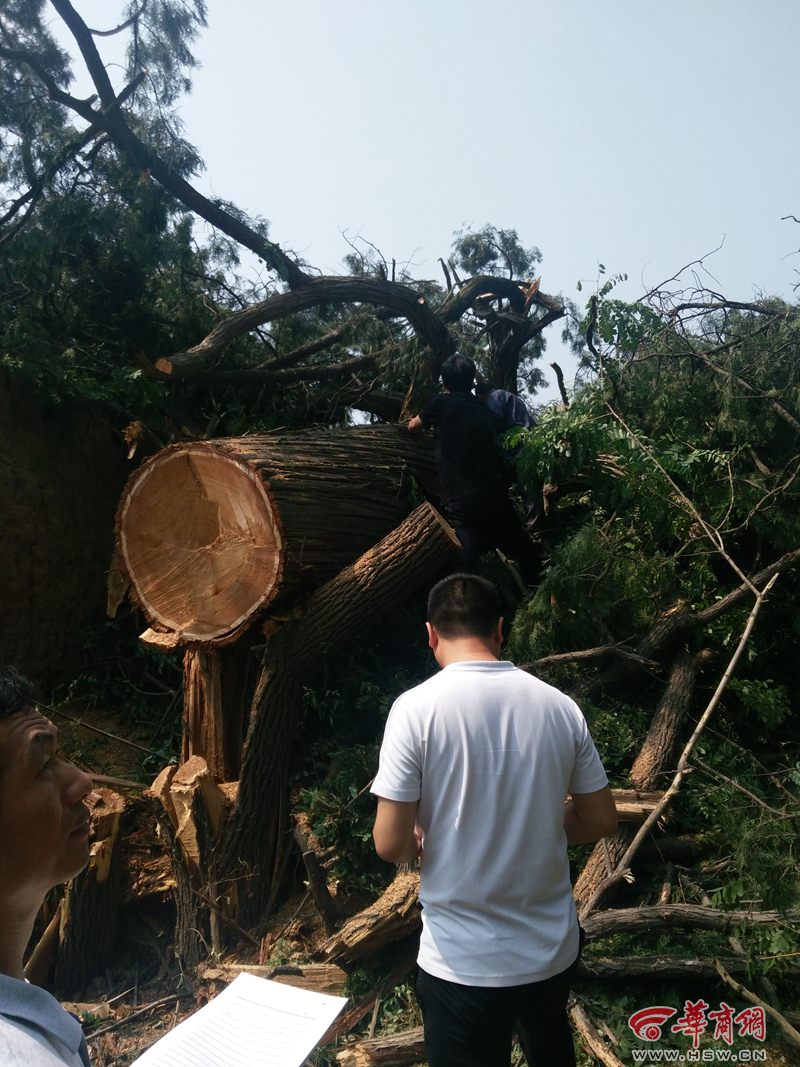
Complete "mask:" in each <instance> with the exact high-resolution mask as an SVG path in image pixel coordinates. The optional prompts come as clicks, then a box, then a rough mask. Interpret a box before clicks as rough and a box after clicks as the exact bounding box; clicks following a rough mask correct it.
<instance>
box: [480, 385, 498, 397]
mask: <svg viewBox="0 0 800 1067" xmlns="http://www.w3.org/2000/svg"><path fill="white" fill-rule="evenodd" d="M496 388H497V386H496V385H495V384H494V382H484V381H480V382H478V384H477V385H476V386H475V394H476V396H488V395H489V393H493V392H494V391H495V389H496Z"/></svg>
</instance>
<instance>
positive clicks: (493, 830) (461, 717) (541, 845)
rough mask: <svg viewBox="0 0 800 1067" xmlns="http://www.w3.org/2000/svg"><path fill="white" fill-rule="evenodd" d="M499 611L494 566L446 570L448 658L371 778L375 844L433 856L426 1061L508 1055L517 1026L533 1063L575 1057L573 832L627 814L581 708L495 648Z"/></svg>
mask: <svg viewBox="0 0 800 1067" xmlns="http://www.w3.org/2000/svg"><path fill="white" fill-rule="evenodd" d="M502 624H503V620H502V618H500V602H499V598H498V595H497V591H496V590H495V588H494V586H493V585H492V584H491V583H490V582H487V581H485V580H484V579H482V578H478V577H476V576H475V575H469V574H455V575H451V576H450V577H448V578H445V579H444V580H443V581H442V582H439V583H438V585H436V586H434V588H433V590H432V591H431V594H430V596H429V598H428V623H427V628H428V643H429V645H430V647H431V648H432V649H433V654H434V656H435V657H436V661H437V662H438V664H439V666H440V667H441V668H442V670H441V672H440V673H438V674H436V675H435V676H434V677H432V678H429V679H428V681H426V682H423V684H422V685H419V686H417V687H416V688H414V689H411V690H409V691H408V692H407V693H404V694H403V695H402V696H401V697H399V698H398V699H397V700H396V701H395V703H394V705H393V707H392V710H391V712H390V715H389V719H388V721H387V723H386V733H385V736H384V740H383V746H382V748H381V757H380V769H379V771H378V775H377V777H376V779H375V782H374V784H373V786H372V792H373V793H375V794H376V796H377V798H378V812H377V816H376V819H375V827H374V832H373V833H374V839H375V847H376V849H377V851H378V854H379V855H380V856H382V857H383V859H386V860H389V861H390V862H394V863H408V862H411V861H412V860H414V859H416V858H417V856H421V861H422V873H421V886H420V900H421V902H422V908H423V911H422V917H423V931H422V938H421V941H420V950H419V959H418V962H419V973H418V978H417V996H418V998H419V1001H420V1005H421V1007H422V1013H423V1019H424V1023H425V1045H426V1052H427V1057H428V1063H429V1067H471V1065H474V1067H508V1064H509V1060H510V1052H511V1036H512V1030H513V1028H514V1027H515V1026H516V1028H517V1032H518V1035H519V1039H520V1043H521V1045H522V1048H523V1051H524V1052H525V1055H526V1057H527V1060H528V1064H529V1067H540V1065H541V1067H572V1065H574V1063H575V1052H574V1048H573V1043H572V1035H571V1031H570V1027H569V1020H568V1017H567V1013H566V1003H567V997H568V995H569V986H570V981H571V978H572V976H573V974H574V970H575V967H576V966H577V960H578V954H579V927H578V921H577V916H576V912H575V905H574V902H573V899H572V887H571V885H570V879H569V861H568V857H567V845H568V844H580V843H583V842H589V841H595V840H597V839H598V838H600V837H606V836H608V835H610V834H612V833H614V831H615V830H616V826H617V815H616V810H615V807H614V801H613V798H612V796H611V791H610V789H609V787H608V780H607V778H606V774H605V771H604V770H603V767H602V764H601V762H600V759H599V757H598V755H597V751H596V749H595V747H594V743H593V742H592V739H591V737H590V736H589V731H588V729H587V726H586V722H585V720H584V718H583V715H582V714H581V712H580V710H579V708H578V707H577V705H576V704H575V703H574V702H573V701H572V700H571V699H570V698H569V697H567V696H565V695H564V694H563V693H561V692H559V691H558V690H557V689H554V688H553V687H552V686H549V685H546V684H545V683H544V682H542V681H540V680H539V679H537V678H534V677H532V676H531V675H528V674H526V673H525V672H523V671H520V670H518V669H517V668H516V667H515V666H514V665H513V664H512V663H509V662H507V661H501V660H500V659H499V654H500V647H501V644H502ZM567 794H569V795H570V798H571V799H570V800H569V802H568V803H567V804H565V803H564V801H565V799H566V797H567Z"/></svg>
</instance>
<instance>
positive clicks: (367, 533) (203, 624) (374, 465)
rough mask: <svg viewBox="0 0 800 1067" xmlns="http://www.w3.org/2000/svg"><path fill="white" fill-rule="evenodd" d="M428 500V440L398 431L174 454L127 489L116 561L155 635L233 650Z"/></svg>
mask: <svg viewBox="0 0 800 1067" xmlns="http://www.w3.org/2000/svg"><path fill="white" fill-rule="evenodd" d="M437 487H438V481H437V476H436V465H435V459H434V455H433V447H432V442H431V440H430V439H429V437H428V436H427V435H423V436H416V435H413V434H410V433H409V432H408V431H407V430H406V429H404V428H401V427H397V426H360V427H353V428H350V429H345V430H303V431H299V432H297V433H287V434H280V435H279V434H265V435H261V436H253V437H241V438H220V439H218V440H214V441H198V442H192V443H189V444H178V445H172V446H170V447H169V448H167V449H165V450H164V451H163V452H159V453H158V455H156V456H154V457H153V458H152V459H150V460H148V462H147V463H145V464H144V465H143V466H142V467H141V468H140V469H139V470H138V471H137V472H136V473H135V474H134V475H133V476H132V477H131V478H130V480H129V482H128V485H127V487H126V489H125V492H124V494H123V496H122V500H121V503H120V507H119V511H118V515H117V526H118V542H117V551H118V555H119V559H120V564H121V567H122V570H123V571H124V572H125V574H126V575H127V577H128V578H129V579H130V581H131V584H132V594H133V596H134V597H135V599H136V600H137V602H138V603H139V605H140V606H141V608H142V609H143V611H144V613H145V615H146V616H147V618H148V621H149V622H150V624H151V626H152V627H153V629H154V630H156V631H159V632H161V633H162V634H167V635H169V637H170V638H171V639H173V641H175V642H177V643H179V644H192V643H195V644H198V645H207V644H208V643H209V642H212V641H217V642H224V641H231V640H233V639H235V638H236V637H237V636H238V634H239V633H240V632H241V630H242V629H243V628H244V627H246V626H247V625H248V624H249V623H250V622H251V621H252V619H253V617H254V616H255V615H256V614H257V613H258V612H259V611H261V610H262V609H264V608H265V607H266V605H268V604H269V603H270V602H271V601H272V600H273V599H274V597H275V596H276V594H277V593H278V591H279V590H286V591H296V590H298V589H300V588H302V586H303V583H306V585H310V586H312V587H313V585H315V584H319V583H321V582H324V581H327V580H329V579H330V578H332V577H333V576H334V575H335V574H336V573H338V572H339V571H340V570H341V569H342V567H345V566H347V565H348V564H350V563H352V562H353V561H354V560H356V559H357V558H358V557H359V556H360V555H361V554H362V553H363V552H365V551H367V549H369V548H371V547H372V545H374V544H376V542H378V541H379V540H380V539H381V538H382V537H385V536H386V535H387V534H388V533H389V532H390V531H391V530H393V529H394V528H395V527H396V526H397V525H398V524H399V523H400V522H402V520H403V518H404V517H405V516H406V515H407V514H408V512H409V509H410V507H411V504H412V500H413V497H414V494H415V492H417V493H418V492H419V491H420V490H421V491H422V493H423V494H428V495H434V496H435V494H436V492H437Z"/></svg>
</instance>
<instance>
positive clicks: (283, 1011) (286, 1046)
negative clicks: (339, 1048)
mask: <svg viewBox="0 0 800 1067" xmlns="http://www.w3.org/2000/svg"><path fill="white" fill-rule="evenodd" d="M346 1003H347V998H346V997H331V996H327V995H325V994H322V993H311V992H309V990H307V989H297V988H296V987H295V986H290V985H282V984H281V983H280V982H270V981H269V980H268V979H266V978H256V976H255V975H253V974H245V973H242V974H240V975H239V976H238V977H237V978H235V979H234V981H233V982H231V984H230V985H229V986H228V988H227V989H226V990H224V992H222V993H220V994H219V996H217V997H215V998H214V999H213V1000H212V1001H211V1002H210V1003H209V1004H206V1006H205V1007H204V1008H201V1009H200V1011H198V1012H196V1013H195V1014H194V1015H191V1016H190V1017H189V1018H188V1019H186V1020H185V1021H184V1022H182V1023H181V1024H180V1025H179V1026H176V1027H175V1029H174V1030H171V1031H170V1033H168V1034H166V1035H165V1036H164V1037H162V1038H161V1040H160V1041H157V1042H156V1043H155V1044H154V1045H152V1046H151V1047H150V1048H149V1049H148V1050H147V1052H145V1053H144V1055H143V1056H140V1057H139V1059H138V1060H135V1061H134V1063H133V1064H132V1065H131V1067H301V1064H302V1063H303V1061H304V1060H305V1059H306V1057H307V1056H308V1055H309V1054H310V1053H311V1052H312V1051H313V1050H314V1048H315V1047H316V1045H317V1043H318V1042H319V1040H320V1038H322V1037H323V1036H324V1034H325V1032H326V1030H327V1029H328V1028H329V1026H330V1025H331V1023H332V1022H333V1020H334V1019H335V1018H336V1016H337V1015H338V1014H339V1012H340V1011H341V1010H342V1008H343V1007H344V1005H345V1004H346Z"/></svg>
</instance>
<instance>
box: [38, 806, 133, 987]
mask: <svg viewBox="0 0 800 1067" xmlns="http://www.w3.org/2000/svg"><path fill="white" fill-rule="evenodd" d="M97 792H98V793H99V794H100V796H101V797H102V800H101V801H100V803H98V804H97V805H96V807H95V808H94V810H93V811H92V830H93V833H94V841H93V843H92V846H91V854H90V857H89V863H88V866H87V867H86V868H85V869H84V870H83V871H81V873H80V874H78V875H76V877H75V878H73V879H72V881H71V882H69V883H68V884H67V889H66V893H65V894H64V899H63V901H62V904H61V924H60V931H59V946H58V956H57V958H56V970H55V985H56V986H57V988H59V989H61V990H70V991H72V990H76V989H78V988H80V987H81V986H83V985H85V984H86V982H87V981H88V980H89V978H91V977H92V976H93V975H95V974H97V973H98V972H102V971H103V969H104V968H105V967H106V965H107V964H108V962H109V960H110V958H111V953H112V951H113V949H114V942H115V940H116V936H117V925H118V917H119V903H120V896H121V885H120V883H121V873H122V858H121V851H122V850H121V833H120V823H121V819H122V815H123V812H124V810H125V800H124V798H123V797H121V796H120V795H119V793H115V792H113V791H112V790H111V789H98V790H97Z"/></svg>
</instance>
